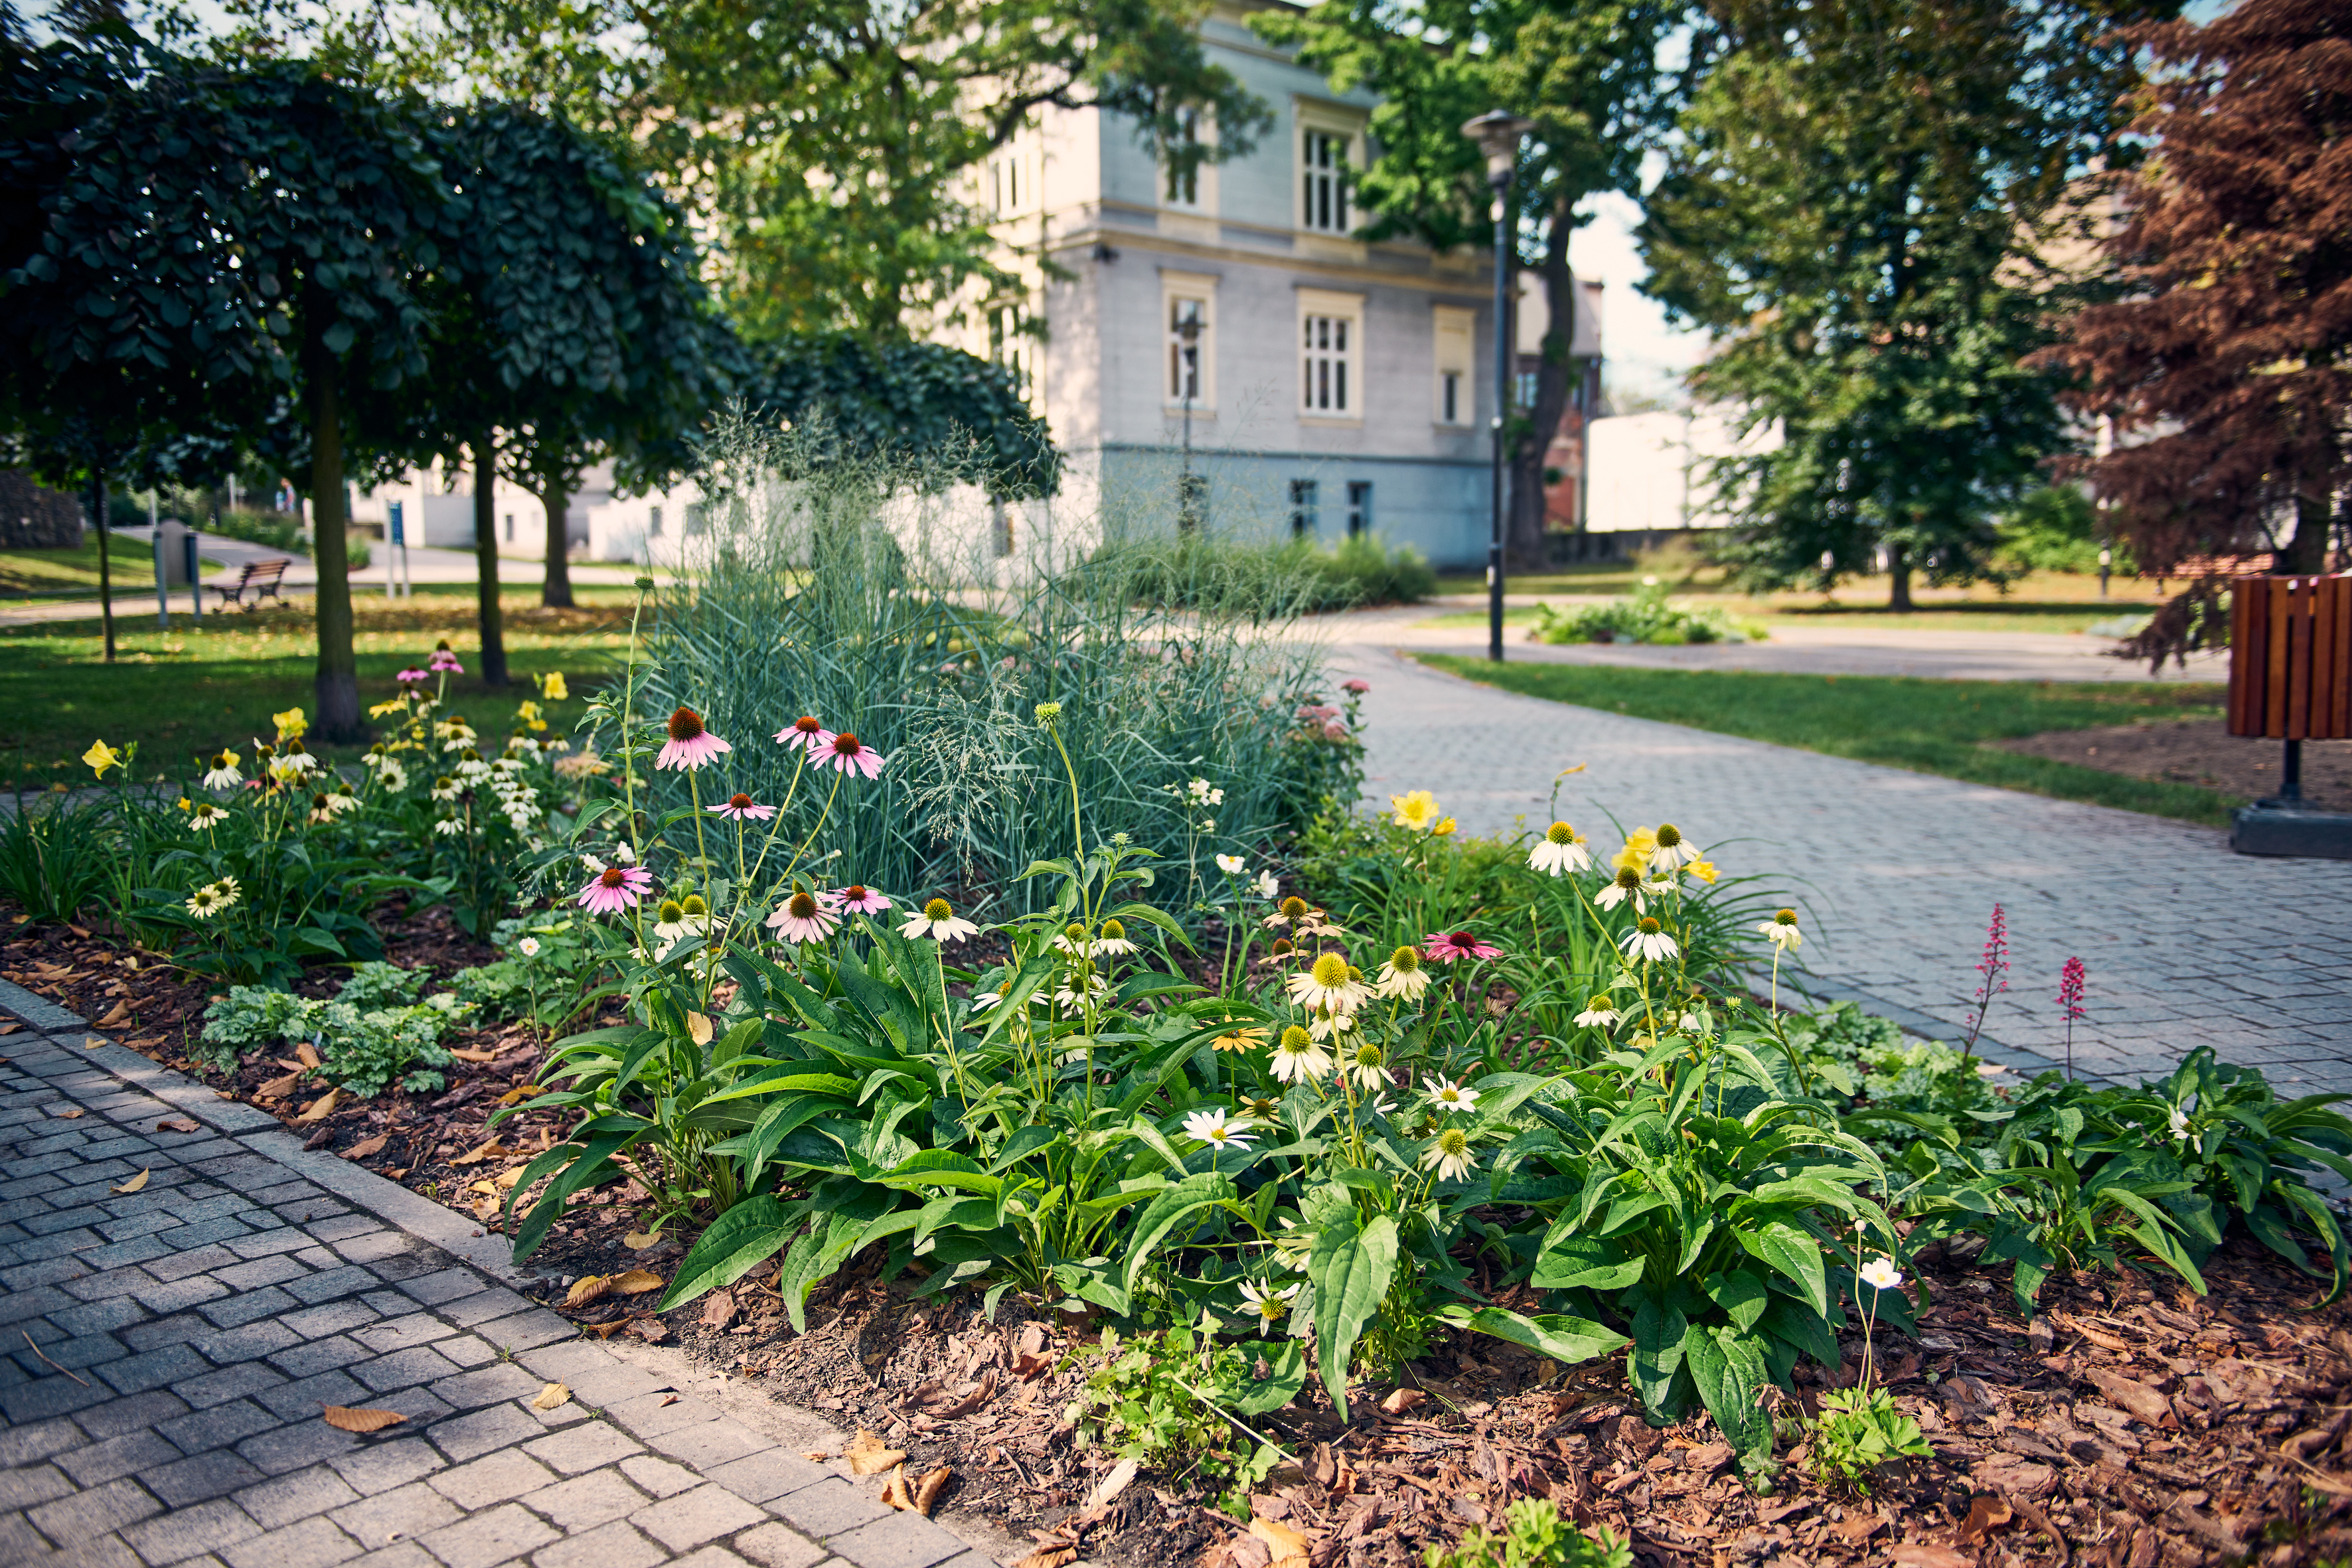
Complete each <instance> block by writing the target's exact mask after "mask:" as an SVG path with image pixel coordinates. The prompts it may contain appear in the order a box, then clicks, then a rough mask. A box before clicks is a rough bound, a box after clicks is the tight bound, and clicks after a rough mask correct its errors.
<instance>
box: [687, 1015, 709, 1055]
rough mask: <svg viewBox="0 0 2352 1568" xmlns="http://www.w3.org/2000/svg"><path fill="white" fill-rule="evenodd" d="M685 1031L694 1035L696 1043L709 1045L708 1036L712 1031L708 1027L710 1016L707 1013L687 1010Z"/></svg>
mask: <svg viewBox="0 0 2352 1568" xmlns="http://www.w3.org/2000/svg"><path fill="white" fill-rule="evenodd" d="M686 1032H687V1033H688V1034H689V1035H692V1036H693V1037H694V1043H695V1044H696V1045H698V1046H707V1045H709V1043H710V1036H711V1033H712V1030H711V1027H710V1016H709V1014H708V1013H696V1012H691V1011H689V1012H688V1014H687V1016H686Z"/></svg>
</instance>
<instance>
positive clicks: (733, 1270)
mask: <svg viewBox="0 0 2352 1568" xmlns="http://www.w3.org/2000/svg"><path fill="white" fill-rule="evenodd" d="M807 1208H808V1205H806V1204H804V1203H799V1204H787V1203H785V1202H783V1201H782V1199H780V1198H777V1197H774V1196H772V1195H770V1194H765V1193H762V1194H760V1195H758V1196H757V1197H750V1198H745V1199H744V1200H743V1201H742V1202H741V1203H740V1204H737V1205H735V1206H734V1207H733V1208H731V1209H729V1210H728V1211H727V1212H726V1213H725V1214H722V1215H719V1217H718V1218H717V1219H715V1220H713V1221H711V1222H710V1228H709V1229H708V1230H706V1231H704V1232H703V1233H702V1236H701V1237H700V1239H698V1241H696V1242H695V1244H694V1247H693V1249H692V1250H691V1251H689V1252H688V1254H687V1255H686V1260H685V1261H684V1262H682V1263H680V1264H679V1265H678V1266H677V1278H675V1279H672V1280H671V1281H670V1282H669V1289H668V1290H667V1291H666V1292H664V1293H663V1295H662V1299H661V1305H660V1306H658V1307H656V1309H655V1310H656V1311H660V1312H667V1311H668V1310H670V1309H671V1308H673V1307H682V1306H684V1305H685V1304H686V1303H687V1302H688V1301H691V1300H694V1299H695V1298H696V1297H697V1296H699V1295H701V1294H702V1293H703V1292H704V1291H706V1290H715V1289H719V1287H720V1286H722V1285H731V1284H733V1283H734V1282H735V1281H736V1280H738V1279H741V1278H742V1277H743V1276H744V1275H746V1274H748V1273H750V1272H751V1270H752V1269H753V1268H756V1267H758V1266H759V1265H760V1264H761V1263H764V1262H766V1261H767V1260H768V1259H769V1258H773V1257H774V1256H775V1255H776V1254H777V1253H779V1252H782V1250H783V1249H784V1247H785V1245H786V1244H787V1243H789V1242H790V1241H791V1240H792V1237H793V1232H794V1231H795V1230H798V1229H799V1228H800V1225H801V1219H802V1216H803V1215H805V1214H806V1213H807Z"/></svg>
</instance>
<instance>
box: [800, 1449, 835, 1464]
mask: <svg viewBox="0 0 2352 1568" xmlns="http://www.w3.org/2000/svg"><path fill="white" fill-rule="evenodd" d="M801 1458H803V1459H806V1460H807V1461H808V1462H809V1463H810V1464H812V1465H821V1464H823V1463H824V1461H825V1460H827V1459H838V1458H841V1456H840V1455H838V1454H835V1453H832V1452H830V1451H828V1450H826V1449H824V1448H803V1449H802V1450H801Z"/></svg>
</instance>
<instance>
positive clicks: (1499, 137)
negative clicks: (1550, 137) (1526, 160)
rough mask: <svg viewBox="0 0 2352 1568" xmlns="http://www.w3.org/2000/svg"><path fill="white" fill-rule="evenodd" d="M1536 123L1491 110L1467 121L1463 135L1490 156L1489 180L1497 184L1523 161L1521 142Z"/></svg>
mask: <svg viewBox="0 0 2352 1568" xmlns="http://www.w3.org/2000/svg"><path fill="white" fill-rule="evenodd" d="M1534 128H1535V122H1534V121H1530V120H1522V119H1520V118H1519V117H1518V116H1517V115H1516V114H1511V113H1508V112H1507V111H1505V110H1500V109H1490V110H1487V111H1486V113H1484V114H1482V115H1480V116H1479V117H1478V118H1477V119H1475V120H1472V121H1466V122H1465V124H1464V125H1463V127H1462V134H1463V135H1465V136H1467V137H1468V138H1470V140H1472V141H1473V142H1476V143H1478V150H1479V151H1480V152H1482V153H1485V154H1486V177H1487V178H1488V179H1489V180H1491V181H1494V182H1495V183H1496V184H1500V183H1501V182H1502V181H1503V180H1505V179H1507V178H1508V177H1509V175H1510V173H1511V170H1512V168H1513V167H1514V166H1515V165H1517V163H1518V161H1519V143H1520V142H1522V141H1524V140H1525V139H1526V137H1527V134H1528V132H1529V131H1531V130H1533V129H1534Z"/></svg>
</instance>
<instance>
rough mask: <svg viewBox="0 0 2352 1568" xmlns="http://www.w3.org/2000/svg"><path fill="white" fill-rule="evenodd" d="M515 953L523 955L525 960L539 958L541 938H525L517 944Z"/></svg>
mask: <svg viewBox="0 0 2352 1568" xmlns="http://www.w3.org/2000/svg"><path fill="white" fill-rule="evenodd" d="M515 951H516V952H520V953H521V954H522V955H523V956H524V957H525V958H537V957H538V956H539V938H537V937H535V936H527V937H525V938H523V939H522V940H521V941H520V942H517V943H515Z"/></svg>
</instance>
